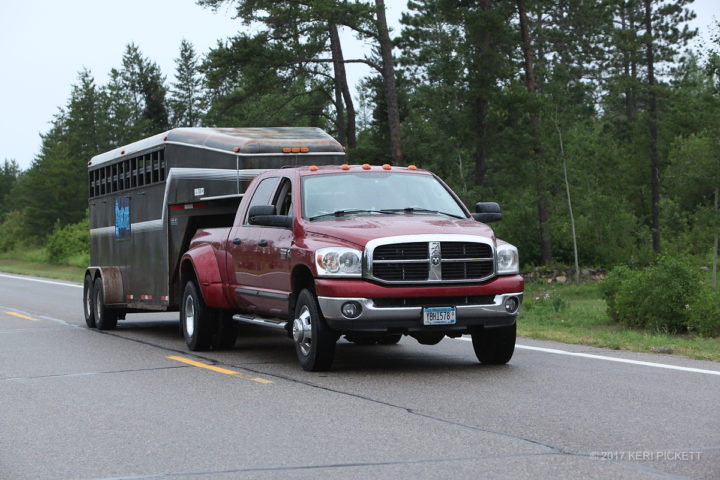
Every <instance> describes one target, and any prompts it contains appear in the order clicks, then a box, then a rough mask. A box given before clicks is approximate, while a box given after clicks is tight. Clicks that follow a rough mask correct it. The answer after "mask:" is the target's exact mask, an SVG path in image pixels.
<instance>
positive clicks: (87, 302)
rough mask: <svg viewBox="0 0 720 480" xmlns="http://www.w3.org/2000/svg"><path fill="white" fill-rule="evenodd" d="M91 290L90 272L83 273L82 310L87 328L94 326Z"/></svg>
mask: <svg viewBox="0 0 720 480" xmlns="http://www.w3.org/2000/svg"><path fill="white" fill-rule="evenodd" d="M93 294H94V292H93V280H92V277H91V276H90V274H87V275H85V281H84V282H83V312H84V313H85V323H86V324H87V326H88V328H95V308H94V307H93V304H94V303H95V302H94V298H93V297H94V295H93Z"/></svg>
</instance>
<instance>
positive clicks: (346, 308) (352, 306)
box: [340, 302, 362, 318]
mask: <svg viewBox="0 0 720 480" xmlns="http://www.w3.org/2000/svg"><path fill="white" fill-rule="evenodd" d="M340 310H341V311H342V314H343V316H344V317H345V318H357V317H358V316H360V313H361V312H362V307H361V306H360V304H359V303H358V302H346V303H343V306H342V308H341V309H340Z"/></svg>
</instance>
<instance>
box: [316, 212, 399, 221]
mask: <svg viewBox="0 0 720 480" xmlns="http://www.w3.org/2000/svg"><path fill="white" fill-rule="evenodd" d="M361 213H391V214H396V213H397V212H393V211H390V210H369V209H348V210H335V211H334V212H332V213H322V214H320V215H315V216H314V217H310V218H308V220H310V221H312V220H317V219H320V218H326V217H344V216H345V215H358V214H361Z"/></svg>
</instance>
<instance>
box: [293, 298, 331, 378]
mask: <svg viewBox="0 0 720 480" xmlns="http://www.w3.org/2000/svg"><path fill="white" fill-rule="evenodd" d="M294 318H295V319H294V321H293V340H294V341H295V352H296V353H297V357H298V360H299V361H300V366H301V367H302V368H303V370H307V371H311V372H319V371H323V370H329V369H330V367H331V366H332V362H333V359H334V358H335V344H336V342H337V339H338V336H337V334H336V333H335V332H333V331H332V330H330V328H329V327H328V326H327V324H326V323H325V319H324V318H323V316H322V313H320V307H319V306H318V303H317V298H316V297H315V294H314V293H313V292H312V291H310V290H308V289H305V290H303V291H302V292H300V295H299V296H298V300H297V303H296V304H295V315H294Z"/></svg>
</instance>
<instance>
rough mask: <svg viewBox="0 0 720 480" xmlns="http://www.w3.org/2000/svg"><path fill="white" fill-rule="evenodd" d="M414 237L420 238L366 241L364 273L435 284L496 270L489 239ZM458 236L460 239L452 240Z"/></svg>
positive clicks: (382, 279)
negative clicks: (416, 239)
mask: <svg viewBox="0 0 720 480" xmlns="http://www.w3.org/2000/svg"><path fill="white" fill-rule="evenodd" d="M416 237H422V238H423V241H397V242H393V241H392V239H378V240H374V241H372V242H369V243H368V247H367V249H366V254H367V259H366V261H367V263H366V265H367V269H366V276H367V277H369V278H372V279H375V280H378V281H380V282H383V283H393V284H395V283H414V284H418V283H428V284H434V283H463V282H480V281H484V280H487V279H489V278H491V277H492V276H494V274H495V254H494V248H493V245H492V244H491V243H490V242H489V240H487V241H481V240H475V238H476V237H470V236H468V235H462V236H453V235H445V236H430V235H418V236H416ZM457 237H462V241H455V240H453V238H457ZM402 238H403V239H405V238H407V237H402ZM477 238H482V237H477ZM469 239H472V240H469ZM383 240H385V242H383Z"/></svg>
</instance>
